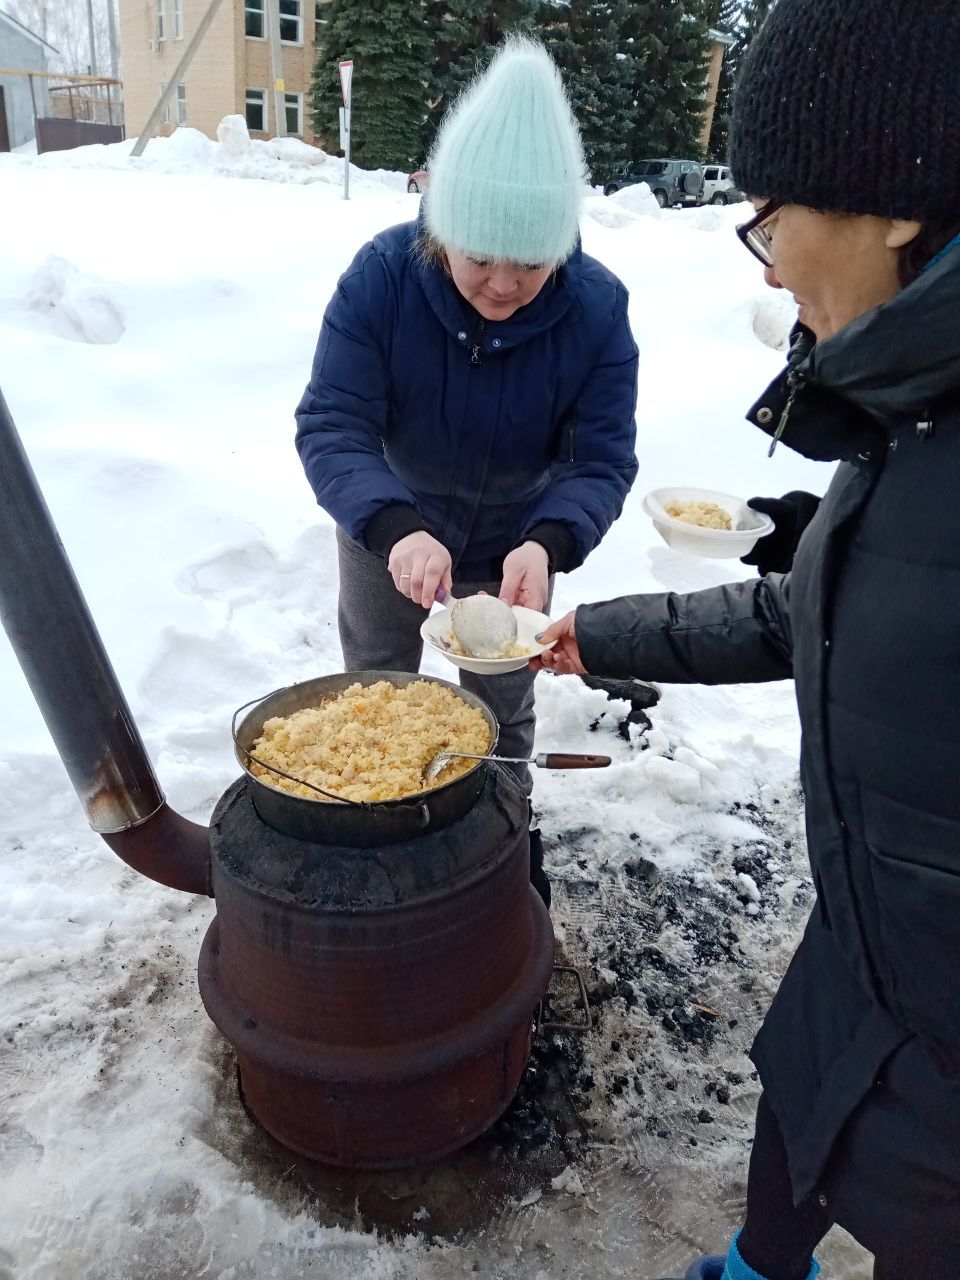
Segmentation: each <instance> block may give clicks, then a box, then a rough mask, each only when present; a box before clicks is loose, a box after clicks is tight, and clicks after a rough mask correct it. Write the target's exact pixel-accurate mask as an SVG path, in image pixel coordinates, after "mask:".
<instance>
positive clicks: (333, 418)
mask: <svg viewBox="0 0 960 1280" xmlns="http://www.w3.org/2000/svg"><path fill="white" fill-rule="evenodd" d="M430 172H431V185H430V190H429V193H428V195H427V196H426V197H425V201H424V208H423V209H422V210H421V216H420V218H419V220H418V221H417V222H415V223H408V224H406V225H403V226H398V227H393V228H391V229H390V230H388V231H384V232H383V233H381V234H380V235H378V236H376V237H375V238H374V239H373V240H372V241H371V242H370V243H369V244H367V245H365V246H364V247H363V248H362V249H361V250H360V252H359V253H358V254H357V256H356V258H355V259H354V261H353V262H352V263H351V265H350V267H349V268H348V269H347V271H346V273H345V274H344V275H343V277H342V278H341V280H340V282H339V284H338V286H337V289H336V292H335V294H334V296H333V298H332V299H331V301H330V303H329V305H328V307H327V310H326V314H325V315H324V320H323V328H322V329H321V332H320V340H319V343H318V346H317V352H316V357H315V360H314V365H313V374H312V377H311V380H310V384H309V386H308V388H307V390H306V393H305V395H304V397H303V400H302V401H301V403H300V406H299V408H298V410H297V423H298V429H297V448H298V450H299V452H300V457H301V460H302V462H303V466H304V469H305V471H306V473H307V477H308V479H309V480H310V483H311V485H312V486H313V489H314V492H315V494H316V496H317V501H318V502H319V504H320V505H321V506H322V507H323V508H324V509H325V510H326V511H328V512H329V513H330V515H332V516H333V518H334V520H335V521H336V522H337V525H338V544H339V558H340V606H339V624H340V637H341V642H342V645H343V655H344V662H345V665H346V668H347V670H360V669H364V668H366V669H383V670H394V671H416V670H417V669H418V668H419V665H420V660H421V656H422V644H421V639H420V634H419V631H420V626H421V624H422V622H423V619H424V617H425V616H426V611H427V610H429V608H430V606H431V604H432V603H433V600H434V596H435V593H436V591H437V588H438V587H440V586H441V585H442V586H444V587H446V588H447V589H448V590H449V589H452V590H453V591H454V594H457V595H468V594H472V593H474V592H476V591H480V590H485V591H488V592H493V593H496V594H498V595H499V596H500V597H501V598H502V599H504V600H506V601H507V603H509V604H515V603H516V604H522V605H526V606H528V607H530V608H533V609H539V610H543V609H546V608H547V607H548V606H549V601H550V596H551V588H552V575H553V574H554V573H556V572H565V571H569V570H571V569H575V568H576V567H577V566H578V565H580V564H582V562H583V561H584V560H585V559H586V557H587V556H588V555H589V554H590V552H591V551H592V550H593V549H594V547H596V546H597V544H598V543H599V542H600V540H601V538H602V537H603V536H604V534H605V533H606V532H607V530H608V529H609V528H610V525H611V524H612V523H613V521H614V520H615V519H616V518H617V516H618V515H619V514H620V510H621V508H622V506H623V501H624V498H625V497H626V495H627V492H628V491H629V489H630V486H631V484H632V483H633V480H634V477H635V475H636V470H637V464H636V459H635V457H634V438H635V423H634V406H635V401H636V374H637V348H636V345H635V343H634V341H633V337H632V335H631V332H630V325H629V322H628V319H627V293H626V290H625V289H624V287H623V285H622V284H621V283H620V281H619V280H618V279H617V278H616V277H615V276H614V275H612V274H611V273H610V272H609V271H607V270H606V269H605V268H604V267H603V266H601V265H600V263H598V262H596V261H594V260H593V259H592V258H589V257H588V256H587V255H586V254H584V253H583V252H582V251H581V248H580V245H579V240H578V213H579V203H580V193H581V191H582V189H583V181H584V177H583V175H584V163H583V155H582V151H581V147H580V139H579V135H578V132H577V128H576V125H575V123H574V120H573V117H572V115H571V112H570V108H569V105H568V103H567V100H566V97H565V95H564V91H563V88H562V85H561V82H560V78H559V75H558V73H557V71H556V68H555V67H554V65H553V63H552V61H551V60H550V58H549V56H548V55H547V53H546V52H545V51H544V50H543V49H542V48H541V47H540V46H539V45H537V44H534V43H532V42H530V41H520V40H514V41H512V42H510V43H509V44H508V45H507V46H506V47H505V48H504V49H503V50H502V51H501V52H500V53H499V54H498V56H497V57H496V58H495V59H494V61H493V63H492V64H491V66H490V68H489V69H488V71H487V72H486V73H485V74H484V75H483V76H482V77H481V78H480V79H479V80H478V81H477V82H476V83H475V84H474V86H473V88H472V89H471V90H470V91H469V92H468V93H467V94H466V96H465V97H464V98H463V99H462V100H461V101H460V103H459V104H458V105H457V107H456V108H454V109H453V110H452V111H451V112H450V114H449V116H448V118H447V121H446V123H445V125H444V128H443V130H442V132H441V135H440V138H439V140H438V144H437V146H436V149H435V152H434V156H433V158H432V161H431V165H430ZM461 679H462V683H463V684H464V686H466V687H471V688H474V689H475V690H476V692H478V693H479V694H480V695H481V696H482V697H483V698H484V699H485V700H486V701H487V702H488V703H489V705H490V706H491V707H492V709H493V711H494V712H495V714H496V715H497V717H498V719H499V721H500V724H501V738H500V750H501V751H502V752H503V754H505V755H512V756H527V755H530V754H531V749H532V744H533V731H534V713H533V673H532V672H529V671H525V670H524V671H520V672H515V673H512V674H510V675H505V676H497V677H493V678H481V677H476V676H472V675H470V674H469V673H467V672H464V673H463V675H462V677H461ZM522 781H523V782H524V784H525V785H526V787H527V790H528V791H529V790H530V780H529V774H528V773H527V772H526V770H524V771H523V775H522Z"/></svg>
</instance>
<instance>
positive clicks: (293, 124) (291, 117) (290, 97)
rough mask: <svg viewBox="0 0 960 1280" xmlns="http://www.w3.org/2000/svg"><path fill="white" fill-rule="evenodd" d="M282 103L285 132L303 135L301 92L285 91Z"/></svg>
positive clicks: (297, 135) (298, 135)
mask: <svg viewBox="0 0 960 1280" xmlns="http://www.w3.org/2000/svg"><path fill="white" fill-rule="evenodd" d="M283 105H284V107H285V108H286V114H287V133H290V134H293V135H295V136H296V137H298V138H299V137H302V135H303V94H302V93H285V94H284V95H283Z"/></svg>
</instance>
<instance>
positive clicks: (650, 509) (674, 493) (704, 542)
mask: <svg viewBox="0 0 960 1280" xmlns="http://www.w3.org/2000/svg"><path fill="white" fill-rule="evenodd" d="M643 509H644V511H646V513H647V515H648V516H650V518H651V519H652V520H653V527H654V528H655V529H656V531H657V532H658V533H659V534H660V537H661V538H662V539H663V540H664V542H665V543H666V544H667V546H668V547H672V548H673V549H674V550H675V551H684V552H686V553H687V555H691V556H707V557H709V558H711V559H715V560H734V559H739V558H740V556H745V555H746V554H747V553H748V552H749V551H752V550H753V547H754V545H755V544H756V543H757V542H758V541H759V540H760V539H761V538H765V537H766V536H767V534H768V533H772V532H773V521H772V520H771V519H770V517H769V516H766V515H764V514H763V513H762V512H760V511H754V510H753V508H752V507H748V506H747V504H746V502H745V501H744V500H743V499H742V498H736V497H734V496H733V494H730V493H720V492H718V491H717V490H715V489H690V488H672V489H654V490H653V492H652V493H648V494H647V496H646V497H645V498H644V500H643Z"/></svg>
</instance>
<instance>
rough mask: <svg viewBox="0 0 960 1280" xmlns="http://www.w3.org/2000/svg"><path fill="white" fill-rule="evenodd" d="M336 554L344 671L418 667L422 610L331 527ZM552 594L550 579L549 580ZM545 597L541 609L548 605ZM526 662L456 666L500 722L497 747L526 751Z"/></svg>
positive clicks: (461, 585) (371, 557) (522, 775)
mask: <svg viewBox="0 0 960 1280" xmlns="http://www.w3.org/2000/svg"><path fill="white" fill-rule="evenodd" d="M337 550H338V552H339V557H340V605H339V611H338V622H339V625H340V644H341V646H342V648H343V664H344V669H345V670H346V671H419V670H420V660H421V658H422V657H423V640H422V639H421V636H420V627H421V626H422V625H423V620H424V618H426V616H427V612H428V611H427V610H426V609H423V608H421V607H420V605H418V604H415V603H414V602H413V601H412V600H410V599H408V598H407V597H406V596H404V595H401V594H400V592H399V591H398V590H397V588H396V587H395V586H394V583H393V578H392V577H391V576H390V573H389V571H388V569H387V566H386V564H385V563H384V561H383V558H382V557H381V556H378V555H375V554H374V553H373V552H372V551H365V550H364V549H363V547H360V546H358V545H357V543H355V542H354V541H353V539H352V538H349V537H347V535H346V534H345V533H344V532H343V530H342V529H340V528H338V529H337ZM499 590H500V583H499V582H463V581H460V580H458V579H456V578H455V579H454V582H453V594H454V595H455V596H468V595H475V594H476V592H478V591H488V592H490V594H491V595H496V594H497V592H499ZM550 595H551V597H552V596H553V579H552V578H551V580H550ZM549 608H550V605H549V602H548V604H547V609H548V610H549ZM535 679H536V675H535V674H534V672H532V671H531V670H530V668H529V667H523V668H521V670H519V671H510V672H508V673H507V674H506V675H502V676H478V675H474V673H473V672H471V671H460V684H461V685H462V686H463V688H464V689H469V690H470V692H471V693H475V694H476V695H477V697H478V698H482V699H483V701H484V702H485V703H486V704H487V706H488V707H489V708H490V710H491V711H492V712H493V714H494V715H495V716H496V717H497V720H498V721H499V722H500V741H499V743H498V745H497V753H498V754H499V755H504V756H532V755H533V754H534V751H533V736H534V729H535V727H536V715H535V714H534V710H533V682H534V680H535ZM514 772H515V773H516V775H517V777H518V778H519V779H520V782H521V784H522V786H523V787H524V789H525V791H526V793H527V795H529V794H530V792H531V791H532V790H533V781H532V779H531V777H530V770H529V769H528V768H527V766H526V765H516V766H514Z"/></svg>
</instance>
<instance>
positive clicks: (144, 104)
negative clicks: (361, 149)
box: [119, 0, 327, 142]
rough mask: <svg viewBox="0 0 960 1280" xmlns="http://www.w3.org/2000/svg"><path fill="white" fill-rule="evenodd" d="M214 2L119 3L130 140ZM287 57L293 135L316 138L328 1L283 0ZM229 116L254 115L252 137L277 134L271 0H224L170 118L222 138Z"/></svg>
mask: <svg viewBox="0 0 960 1280" xmlns="http://www.w3.org/2000/svg"><path fill="white" fill-rule="evenodd" d="M209 2H210V0H119V4H120V45H121V55H122V59H123V83H124V107H125V119H126V129H127V134H128V136H129V137H134V136H135V135H137V134H139V132H140V130H141V129H142V128H143V126H144V124H146V122H147V118H148V117H149V115H150V112H151V111H152V110H153V108H154V106H155V105H156V102H157V99H158V98H159V96H160V93H161V92H162V90H163V88H164V86H165V85H166V84H167V83H168V82H169V78H170V76H171V75H172V74H173V71H174V69H175V68H176V65H177V63H178V62H179V61H180V58H181V57H182V56H183V51H184V48H185V45H186V42H187V41H188V40H189V39H190V37H191V35H192V34H193V33H194V32H195V31H196V29H197V26H198V24H199V22H200V19H201V18H202V17H203V15H204V14H205V13H206V11H207V8H208V7H209ZM277 2H278V4H279V8H280V39H281V49H282V57H283V79H284V90H285V91H284V100H285V104H286V129H285V132H286V133H287V134H290V135H293V136H295V137H298V138H303V139H304V141H306V142H314V141H315V138H314V135H313V128H312V125H311V118H310V79H311V76H312V74H313V64H314V58H315V49H314V41H315V39H316V34H317V24H318V22H321V21H322V17H321V14H322V11H323V7H324V4H326V3H327V0H320V2H319V3H318V2H317V0H277ZM227 115H242V116H246V120H247V124H248V126H249V128H250V132H251V134H252V136H254V137H259V138H266V137H273V136H274V135H275V134H276V133H277V128H276V119H275V95H274V92H273V73H272V70H271V60H270V43H269V40H268V38H267V6H266V0H223V2H222V4H221V5H220V9H219V10H218V12H217V15H216V17H215V18H214V20H213V23H212V25H211V27H210V29H209V31H208V32H207V34H206V36H205V37H204V40H203V43H202V44H201V46H200V48H199V50H198V52H197V54H196V57H195V58H194V60H193V62H192V63H191V64H190V67H189V68H188V70H187V72H186V74H185V75H184V77H183V81H182V82H181V83H180V84H179V85H178V86H177V96H176V97H175V98H174V99H173V100H172V101H171V102H170V104H169V107H168V110H167V119H166V121H165V122H164V124H163V126H162V127H161V129H160V130H159V132H160V133H161V134H169V133H171V132H172V131H173V130H174V129H175V128H176V127H177V125H178V124H182V125H189V126H190V127H191V128H194V129H199V130H201V131H202V132H203V133H205V134H207V135H208V136H209V137H211V138H213V137H216V131H217V125H218V124H219V123H220V121H221V120H222V119H223V117H224V116H227Z"/></svg>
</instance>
